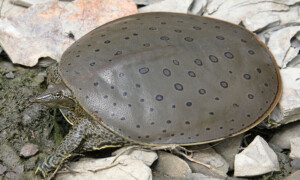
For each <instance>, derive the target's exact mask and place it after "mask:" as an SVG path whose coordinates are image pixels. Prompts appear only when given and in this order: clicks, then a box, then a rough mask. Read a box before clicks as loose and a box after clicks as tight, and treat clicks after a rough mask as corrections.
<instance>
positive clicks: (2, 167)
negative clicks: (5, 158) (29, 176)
mask: <svg viewBox="0 0 300 180" xmlns="http://www.w3.org/2000/svg"><path fill="white" fill-rule="evenodd" d="M6 170H7V167H6V166H3V165H2V164H0V175H2V174H4V173H5V171H6Z"/></svg>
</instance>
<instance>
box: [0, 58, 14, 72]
mask: <svg viewBox="0 0 300 180" xmlns="http://www.w3.org/2000/svg"><path fill="white" fill-rule="evenodd" d="M0 71H1V72H4V73H9V72H15V71H16V68H15V66H14V65H13V64H12V63H11V62H7V61H0Z"/></svg>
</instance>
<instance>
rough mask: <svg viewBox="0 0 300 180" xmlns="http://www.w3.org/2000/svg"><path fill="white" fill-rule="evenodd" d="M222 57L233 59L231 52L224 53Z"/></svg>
mask: <svg viewBox="0 0 300 180" xmlns="http://www.w3.org/2000/svg"><path fill="white" fill-rule="evenodd" d="M224 56H225V57H227V58H228V59H232V58H234V56H233V54H232V53H231V52H225V53H224Z"/></svg>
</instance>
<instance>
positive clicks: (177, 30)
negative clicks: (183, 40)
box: [174, 29, 182, 33]
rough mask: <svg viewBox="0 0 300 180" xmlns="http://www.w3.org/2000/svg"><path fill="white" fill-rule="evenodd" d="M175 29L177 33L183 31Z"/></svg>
mask: <svg viewBox="0 0 300 180" xmlns="http://www.w3.org/2000/svg"><path fill="white" fill-rule="evenodd" d="M174 31H175V32H177V33H181V32H182V31H181V30H180V29H175V30H174Z"/></svg>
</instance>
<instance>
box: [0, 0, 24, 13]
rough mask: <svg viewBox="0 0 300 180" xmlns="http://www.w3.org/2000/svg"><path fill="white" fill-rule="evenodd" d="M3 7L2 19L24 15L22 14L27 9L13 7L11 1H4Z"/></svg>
mask: <svg viewBox="0 0 300 180" xmlns="http://www.w3.org/2000/svg"><path fill="white" fill-rule="evenodd" d="M1 7H2V8H1V17H13V16H17V15H19V14H22V12H23V11H24V10H25V9H26V8H25V7H21V6H15V5H13V4H12V3H11V1H3V4H2V5H1Z"/></svg>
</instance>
